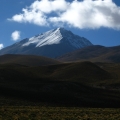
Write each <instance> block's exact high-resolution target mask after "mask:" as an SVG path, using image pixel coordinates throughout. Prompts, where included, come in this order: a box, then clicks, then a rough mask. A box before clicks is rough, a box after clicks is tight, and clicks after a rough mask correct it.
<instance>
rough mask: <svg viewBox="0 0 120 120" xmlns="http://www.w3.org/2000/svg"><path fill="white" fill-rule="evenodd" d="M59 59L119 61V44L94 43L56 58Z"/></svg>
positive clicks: (66, 60)
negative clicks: (112, 45) (111, 45)
mask: <svg viewBox="0 0 120 120" xmlns="http://www.w3.org/2000/svg"><path fill="white" fill-rule="evenodd" d="M58 60H61V61H65V62H68V61H85V60H87V61H92V62H115V63H120V46H115V47H104V46H100V45H94V46H89V47H85V48H83V49H79V50H77V51H74V52H71V53H68V54H65V55H63V56H61V57H59V58H58Z"/></svg>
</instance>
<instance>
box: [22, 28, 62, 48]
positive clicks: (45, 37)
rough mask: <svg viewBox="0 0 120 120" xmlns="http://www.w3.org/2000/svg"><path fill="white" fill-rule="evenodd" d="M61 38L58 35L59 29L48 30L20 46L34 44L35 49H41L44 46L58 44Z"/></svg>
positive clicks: (59, 34)
mask: <svg viewBox="0 0 120 120" xmlns="http://www.w3.org/2000/svg"><path fill="white" fill-rule="evenodd" d="M62 38H63V37H62V35H61V33H60V28H57V29H56V30H50V31H48V32H46V33H44V34H40V35H38V36H34V37H32V38H30V39H29V41H28V42H27V43H25V44H23V45H22V46H29V45H30V44H36V47H41V46H45V45H52V44H59V42H60V40H61V39H62Z"/></svg>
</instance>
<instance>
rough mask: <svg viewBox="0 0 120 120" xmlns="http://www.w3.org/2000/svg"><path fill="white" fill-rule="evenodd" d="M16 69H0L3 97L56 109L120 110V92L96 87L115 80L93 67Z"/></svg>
mask: <svg viewBox="0 0 120 120" xmlns="http://www.w3.org/2000/svg"><path fill="white" fill-rule="evenodd" d="M15 65H16V64H14V65H13V64H2V65H0V95H1V96H4V97H7V98H9V99H10V98H11V97H12V98H15V99H18V101H20V100H21V99H25V100H27V101H32V102H34V103H35V104H37V103H39V102H41V103H44V104H48V105H51V104H52V105H54V106H81V107H119V106H120V96H119V91H114V90H109V89H102V88H98V87H97V86H96V85H98V84H99V83H100V82H104V81H107V82H109V81H110V80H111V79H113V76H111V74H110V73H109V72H108V71H106V70H104V69H102V68H100V67H99V66H97V65H96V64H94V63H91V62H78V63H67V64H58V65H49V66H39V67H38V66H34V67H30V66H20V65H19V66H17V65H16V66H15ZM114 81H115V80H114ZM93 86H94V87H93ZM14 104H15V103H14Z"/></svg>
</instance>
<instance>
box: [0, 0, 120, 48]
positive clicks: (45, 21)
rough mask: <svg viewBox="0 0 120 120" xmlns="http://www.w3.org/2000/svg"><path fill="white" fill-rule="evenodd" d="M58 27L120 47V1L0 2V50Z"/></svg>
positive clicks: (100, 42)
mask: <svg viewBox="0 0 120 120" xmlns="http://www.w3.org/2000/svg"><path fill="white" fill-rule="evenodd" d="M57 27H64V28H65V29H68V30H71V31H72V32H73V33H75V34H77V35H79V36H82V37H85V38H87V39H88V40H90V41H91V42H92V43H93V44H95V45H96V44H97V45H98V44H99V45H103V46H117V45H120V1H119V0H94V1H93V0H52V1H50V0H0V49H2V48H3V47H6V46H9V45H12V44H14V43H15V42H18V41H20V40H22V39H24V38H29V37H32V36H34V35H37V34H39V33H43V32H46V31H47V30H50V29H54V28H57Z"/></svg>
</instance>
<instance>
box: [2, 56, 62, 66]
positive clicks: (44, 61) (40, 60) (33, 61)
mask: <svg viewBox="0 0 120 120" xmlns="http://www.w3.org/2000/svg"><path fill="white" fill-rule="evenodd" d="M59 63H60V62H59V61H57V60H54V59H51V58H47V57H42V56H35V55H13V54H7V55H2V56H0V64H20V65H26V66H40V65H52V64H59Z"/></svg>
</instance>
